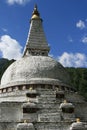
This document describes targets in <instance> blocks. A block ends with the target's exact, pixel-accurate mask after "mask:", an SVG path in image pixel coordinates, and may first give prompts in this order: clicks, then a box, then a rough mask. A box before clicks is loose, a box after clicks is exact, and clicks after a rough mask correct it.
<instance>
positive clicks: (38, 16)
mask: <svg viewBox="0 0 87 130" xmlns="http://www.w3.org/2000/svg"><path fill="white" fill-rule="evenodd" d="M31 19H40V14H39V12H38V9H37V5H36V4H35V6H34V10H33V13H32V18H31Z"/></svg>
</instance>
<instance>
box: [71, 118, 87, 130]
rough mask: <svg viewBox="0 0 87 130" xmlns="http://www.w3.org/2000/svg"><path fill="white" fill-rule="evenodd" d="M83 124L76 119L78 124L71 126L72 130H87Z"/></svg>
mask: <svg viewBox="0 0 87 130" xmlns="http://www.w3.org/2000/svg"><path fill="white" fill-rule="evenodd" d="M86 129H87V128H85V126H84V124H83V122H81V121H80V119H79V118H77V119H76V122H74V123H72V124H71V127H70V130H86Z"/></svg>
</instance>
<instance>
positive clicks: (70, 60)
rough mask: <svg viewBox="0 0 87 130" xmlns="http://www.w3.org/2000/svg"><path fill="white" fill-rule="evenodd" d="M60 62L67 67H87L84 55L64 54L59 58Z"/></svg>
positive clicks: (86, 59)
mask: <svg viewBox="0 0 87 130" xmlns="http://www.w3.org/2000/svg"><path fill="white" fill-rule="evenodd" d="M58 61H59V62H60V63H61V64H62V65H63V66H65V67H87V58H86V55H85V54H82V53H75V54H73V53H67V52H64V53H63V54H62V55H61V56H59V57H58Z"/></svg>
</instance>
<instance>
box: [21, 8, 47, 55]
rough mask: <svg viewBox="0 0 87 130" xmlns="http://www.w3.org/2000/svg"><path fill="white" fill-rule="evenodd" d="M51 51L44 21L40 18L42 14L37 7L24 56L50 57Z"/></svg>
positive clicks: (33, 14) (31, 21) (34, 11)
mask: <svg viewBox="0 0 87 130" xmlns="http://www.w3.org/2000/svg"><path fill="white" fill-rule="evenodd" d="M49 50H50V48H49V46H48V43H47V40H46V36H45V33H44V29H43V25H42V19H41V18H40V13H39V12H38V9H37V6H36V5H35V7H34V10H33V13H32V17H31V20H30V30H29V34H28V39H27V42H26V46H25V49H24V54H23V56H25V55H48V52H49Z"/></svg>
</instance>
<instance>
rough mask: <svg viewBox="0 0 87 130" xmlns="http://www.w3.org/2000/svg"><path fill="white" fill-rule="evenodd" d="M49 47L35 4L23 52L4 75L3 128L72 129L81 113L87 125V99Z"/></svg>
mask: <svg viewBox="0 0 87 130" xmlns="http://www.w3.org/2000/svg"><path fill="white" fill-rule="evenodd" d="M49 51H50V47H49V45H48V42H47V40H46V36H45V33H44V29H43V20H42V18H41V17H40V13H39V11H38V8H37V5H35V7H34V10H33V13H32V17H31V19H30V29H29V34H28V38H27V42H26V45H25V48H24V51H23V56H22V57H21V58H20V59H19V60H17V61H15V62H14V63H12V64H11V65H10V66H9V67H8V68H7V70H6V71H5V72H4V74H3V76H2V79H1V85H0V130H71V129H73V128H77V127H73V124H75V120H76V118H78V117H79V118H80V120H81V123H82V126H83V128H84V129H85V130H86V129H87V102H86V101H85V100H84V99H83V98H82V97H81V96H80V95H79V94H78V93H77V92H76V91H75V90H74V89H73V88H72V87H71V86H70V77H69V75H68V73H67V72H66V69H65V68H64V67H63V66H62V65H61V64H60V63H59V62H58V61H56V60H55V59H53V58H52V57H50V56H49ZM77 124H78V123H77ZM77 124H76V125H77Z"/></svg>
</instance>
